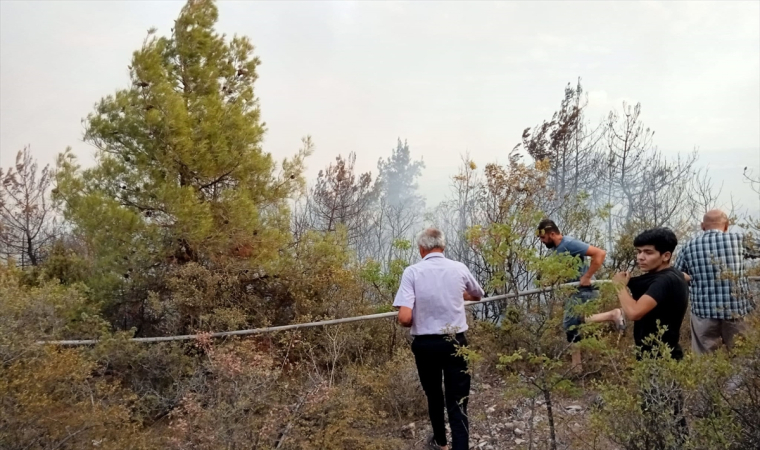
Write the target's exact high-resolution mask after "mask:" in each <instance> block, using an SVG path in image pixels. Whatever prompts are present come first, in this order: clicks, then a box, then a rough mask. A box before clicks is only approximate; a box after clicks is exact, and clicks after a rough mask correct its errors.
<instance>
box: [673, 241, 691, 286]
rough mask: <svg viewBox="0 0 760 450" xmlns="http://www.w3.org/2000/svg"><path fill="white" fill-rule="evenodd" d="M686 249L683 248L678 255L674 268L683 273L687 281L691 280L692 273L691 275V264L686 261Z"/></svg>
mask: <svg viewBox="0 0 760 450" xmlns="http://www.w3.org/2000/svg"><path fill="white" fill-rule="evenodd" d="M685 255H686V250H685V248H682V249H681V251H680V252H678V256H676V262H675V264H673V268H675V269H676V270H678V271H679V272H681V273H682V274H683V279H684V280H686V281H687V282H689V281H691V275H689V265H688V264H687V263H686V256H685Z"/></svg>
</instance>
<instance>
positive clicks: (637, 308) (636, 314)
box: [612, 272, 657, 321]
mask: <svg viewBox="0 0 760 450" xmlns="http://www.w3.org/2000/svg"><path fill="white" fill-rule="evenodd" d="M630 279H631V274H630V273H628V272H618V273H616V274H615V276H614V277H612V281H613V282H614V283H615V287H616V288H617V290H618V292H617V296H618V300H620V307H621V309H622V310H623V313H625V317H626V318H628V319H630V320H633V321H636V320H640V319H641V318H642V317H644V316H645V315H647V313H649V311H651V310H653V309H654V308H655V306H657V300H655V299H654V298H653V297H652V296H650V295H648V294H644V295H642V296H641V298H639V300H638V301H636V300H634V298H633V297H632V296H631V293H630V292H628V281H629V280H630Z"/></svg>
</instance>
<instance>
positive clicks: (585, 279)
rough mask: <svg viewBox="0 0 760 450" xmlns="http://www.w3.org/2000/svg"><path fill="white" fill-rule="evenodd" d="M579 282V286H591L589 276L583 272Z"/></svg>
mask: <svg viewBox="0 0 760 450" xmlns="http://www.w3.org/2000/svg"><path fill="white" fill-rule="evenodd" d="M579 282H580V285H581V286H591V276H590V275H587V274H583V276H582V277H581V279H580V280H579Z"/></svg>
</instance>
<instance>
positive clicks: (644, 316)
mask: <svg viewBox="0 0 760 450" xmlns="http://www.w3.org/2000/svg"><path fill="white" fill-rule="evenodd" d="M633 245H634V247H636V262H637V263H638V265H639V268H641V270H643V271H644V272H646V273H645V274H644V275H641V276H638V277H633V278H631V275H630V274H629V273H628V272H619V273H617V274H616V275H615V276H614V277H613V278H612V281H613V282H615V283H616V284H617V286H618V299H619V300H620V307H621V309H622V311H623V313H624V315H625V317H626V318H627V319H630V320H633V321H635V323H634V325H633V338H634V341H635V342H636V346H638V347H640V348H641V349H642V351H645V352H646V351H651V350H652V348H651V346H649V345H646V344H645V342H644V341H645V340H646V338H647V337H649V336H650V335H654V336H657V333H658V322H659V326H661V327H663V328H665V332H664V334H663V336H662V341H663V343H665V344H667V345H668V347H670V351H671V357H672V358H674V359H681V358H683V351H682V350H681V346H680V345H679V343H678V338H679V335H680V332H681V323H682V322H683V318H684V315H685V314H686V307H687V305H688V302H689V285H688V284H687V283H686V280H685V279H684V275H683V273H681V272H680V271H678V270H676V269H674V268H673V267H671V266H670V263H671V259H672V256H673V250H675V248H676V245H678V238H676V235H675V233H673V232H672V231H671V230H669V229H667V228H654V229H652V230H647V231H645V232H643V233H641V234H640V235H638V236H636V239H634V241H633ZM626 286H627V287H628V289H630V292H628V289H626Z"/></svg>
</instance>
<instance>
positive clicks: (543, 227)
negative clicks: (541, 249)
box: [538, 219, 562, 236]
mask: <svg viewBox="0 0 760 450" xmlns="http://www.w3.org/2000/svg"><path fill="white" fill-rule="evenodd" d="M542 232H543V233H552V232H554V233H557V234H562V233H561V232H560V231H559V227H558V226H557V224H556V223H554V221H553V220H551V219H543V220H542V221H541V222H538V233H539V236H540V235H541V234H542Z"/></svg>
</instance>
